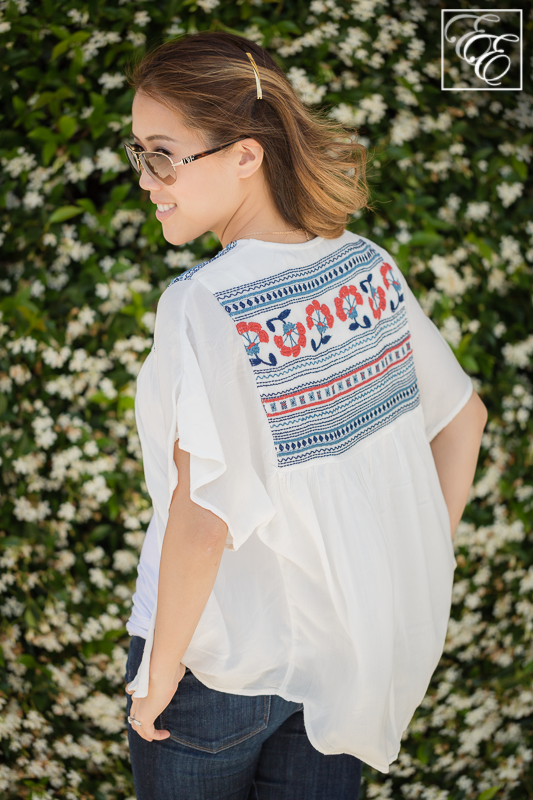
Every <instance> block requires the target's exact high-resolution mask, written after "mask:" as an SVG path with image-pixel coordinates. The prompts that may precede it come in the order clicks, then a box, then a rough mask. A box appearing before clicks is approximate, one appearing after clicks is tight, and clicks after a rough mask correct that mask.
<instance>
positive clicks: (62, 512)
mask: <svg viewBox="0 0 533 800" xmlns="http://www.w3.org/2000/svg"><path fill="white" fill-rule="evenodd" d="M57 516H58V517H59V519H65V520H67V522H70V521H71V520H73V519H74V517H75V516H76V507H75V506H73V505H72V503H69V502H65V503H61V505H60V506H59V511H58V512H57Z"/></svg>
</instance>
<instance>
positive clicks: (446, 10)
mask: <svg viewBox="0 0 533 800" xmlns="http://www.w3.org/2000/svg"><path fill="white" fill-rule="evenodd" d="M453 11H458V12H462V13H465V12H469V11H479V12H485V13H487V12H488V13H491V14H493V13H497V12H498V11H500V12H501V13H502V14H508V13H509V12H517V13H518V14H520V86H519V87H518V86H517V87H513V88H508V87H503V88H501V89H499V88H497V87H496V86H486V87H485V86H480V87H475V86H464V87H453V88H452V87H450V86H445V85H444V14H445V13H446V14H447V13H449V12H453ZM523 48H524V26H523V9H521V8H441V26H440V66H441V83H440V88H441V91H442V92H521V91H523V86H524V50H523Z"/></svg>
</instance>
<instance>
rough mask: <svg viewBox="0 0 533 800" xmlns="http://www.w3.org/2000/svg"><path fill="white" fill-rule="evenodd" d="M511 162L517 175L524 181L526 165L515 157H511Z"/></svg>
mask: <svg viewBox="0 0 533 800" xmlns="http://www.w3.org/2000/svg"><path fill="white" fill-rule="evenodd" d="M511 164H512V165H513V169H514V171H515V172H516V173H517V175H518V176H519V177H520V178H521V179H522V180H523V181H525V180H526V178H527V165H526V163H525V162H524V161H519V160H518V159H517V158H512V159H511Z"/></svg>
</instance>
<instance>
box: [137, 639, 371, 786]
mask: <svg viewBox="0 0 533 800" xmlns="http://www.w3.org/2000/svg"><path fill="white" fill-rule="evenodd" d="M143 648H144V639H142V638H141V637H140V636H133V637H132V640H131V643H130V649H129V654H128V662H127V666H126V681H128V682H129V681H131V680H133V678H134V677H135V674H136V672H137V669H138V667H139V664H140V662H141V657H142V653H143ZM130 708H131V697H129V695H128V706H127V713H128V714H129V713H130ZM155 727H156V728H158V729H159V730H161V729H163V728H164V729H165V730H169V731H170V733H171V736H170V738H169V739H165V740H163V741H162V742H147V741H145V740H144V739H141V737H140V736H139V735H138V734H137V733H135V731H134V730H132V726H131V725H128V737H129V745H130V756H131V764H132V768H133V779H134V782H135V793H136V796H137V800H358V797H359V785H360V782H361V769H362V764H361V761H359V759H358V758H355V757H354V756H349V755H328V756H326V755H323V754H322V753H319V752H318V750H315V748H314V747H313V746H312V745H311V743H310V742H309V739H308V738H307V735H306V733H305V728H304V721H303V711H302V705H301V704H298V703H290V702H288V701H287V700H283V699H282V698H281V697H278V696H277V695H259V696H256V697H247V696H245V695H235V694H227V693H226V692H217V691H214V690H213V689H208V688H207V687H206V686H204V685H203V683H201V682H200V681H199V680H198V679H197V678H195V677H194V675H193V674H192V672H191V671H190V670H189V669H187V671H186V672H185V675H184V676H183V678H182V679H181V681H180V684H179V686H178V689H177V691H176V694H175V695H174V697H173V698H172V700H171V701H170V703H169V705H168V706H167V708H166V709H165V710H164V711H163V713H162V714H161V716H160V717H159V718H158V719H157V720H156V723H155Z"/></svg>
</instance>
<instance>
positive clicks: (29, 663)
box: [17, 655, 37, 669]
mask: <svg viewBox="0 0 533 800" xmlns="http://www.w3.org/2000/svg"><path fill="white" fill-rule="evenodd" d="M17 660H18V662H19V663H20V664H24V666H25V667H27V668H28V669H33V668H34V667H36V666H37V662H36V660H35V659H34V657H33V656H30V655H22V656H19V657H18V659H17Z"/></svg>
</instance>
